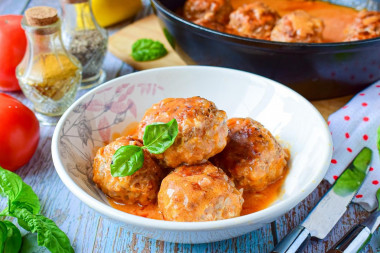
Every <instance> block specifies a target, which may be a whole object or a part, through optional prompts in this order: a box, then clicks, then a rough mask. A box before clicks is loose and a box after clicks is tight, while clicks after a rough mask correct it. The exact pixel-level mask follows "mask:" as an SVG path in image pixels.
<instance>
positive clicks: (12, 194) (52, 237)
mask: <svg viewBox="0 0 380 253" xmlns="http://www.w3.org/2000/svg"><path fill="white" fill-rule="evenodd" d="M0 195H1V196H4V197H7V198H8V206H7V207H6V208H5V209H4V210H3V211H2V212H1V213H0V216H11V217H15V218H17V222H18V224H19V225H20V226H21V227H23V228H24V229H25V230H28V231H30V232H32V233H37V242H38V245H39V246H44V247H46V248H47V249H48V250H49V251H50V252H53V253H55V252H60V253H61V252H65V253H66V252H68V253H72V252H74V249H73V248H72V247H71V244H70V240H69V238H68V237H67V236H66V234H65V233H64V232H62V231H61V230H60V229H59V228H58V226H57V225H56V224H55V223H54V222H53V221H52V220H49V219H48V218H46V217H44V216H42V215H39V214H38V213H39V212H40V201H39V200H38V196H37V195H36V194H35V193H34V191H33V190H32V188H31V187H30V186H29V185H27V184H26V183H24V182H23V181H22V179H21V177H19V176H18V175H17V174H15V173H13V172H10V171H8V170H5V169H3V168H1V167H0ZM4 228H5V229H4ZM5 232H6V233H5ZM21 241H22V238H21V233H20V231H19V230H18V228H17V227H16V226H14V225H13V224H12V223H10V222H8V221H2V222H0V244H1V245H0V253H3V252H19V250H20V247H21ZM7 249H9V250H10V251H7Z"/></svg>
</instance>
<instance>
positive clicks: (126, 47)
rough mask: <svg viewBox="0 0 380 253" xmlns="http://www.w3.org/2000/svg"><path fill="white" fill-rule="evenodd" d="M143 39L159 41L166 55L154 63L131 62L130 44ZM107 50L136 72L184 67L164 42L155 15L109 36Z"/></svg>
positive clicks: (183, 63)
mask: <svg viewBox="0 0 380 253" xmlns="http://www.w3.org/2000/svg"><path fill="white" fill-rule="evenodd" d="M143 38H144V39H145V38H146V39H152V40H158V41H160V42H161V43H163V44H164V45H165V48H166V49H167V50H168V54H167V55H166V56H164V57H162V58H160V59H158V60H154V61H146V62H138V61H135V60H133V58H132V57H131V53H132V44H133V43H135V41H136V40H138V39H143ZM108 49H109V51H110V52H111V53H112V54H114V55H115V56H116V57H118V58H120V59H121V60H122V61H124V62H126V63H128V64H129V65H131V66H132V67H134V68H135V69H137V70H144V69H152V68H158V67H168V66H180V65H186V64H185V62H184V61H183V60H182V59H181V58H180V57H179V56H178V55H177V53H175V51H174V50H173V49H172V47H171V46H170V44H169V42H168V41H167V40H166V38H165V35H164V33H163V31H162V28H161V27H160V25H159V23H158V18H157V17H156V16H155V15H150V16H148V17H145V18H143V19H140V20H138V21H136V22H134V23H133V24H130V25H127V26H126V27H124V28H123V29H121V30H119V31H118V32H116V33H115V34H113V35H112V36H110V37H109V42H108Z"/></svg>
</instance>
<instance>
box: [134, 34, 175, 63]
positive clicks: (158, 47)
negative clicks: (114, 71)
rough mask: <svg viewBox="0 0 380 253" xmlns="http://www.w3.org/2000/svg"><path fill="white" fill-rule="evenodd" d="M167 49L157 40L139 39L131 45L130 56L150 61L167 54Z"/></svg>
mask: <svg viewBox="0 0 380 253" xmlns="http://www.w3.org/2000/svg"><path fill="white" fill-rule="evenodd" d="M167 53H168V50H166V48H165V46H164V45H163V44H162V43H161V42H159V41H154V40H151V39H139V40H137V41H136V42H135V43H133V45H132V58H133V59H134V60H135V61H152V60H156V59H158V58H161V57H164V56H165V55H167Z"/></svg>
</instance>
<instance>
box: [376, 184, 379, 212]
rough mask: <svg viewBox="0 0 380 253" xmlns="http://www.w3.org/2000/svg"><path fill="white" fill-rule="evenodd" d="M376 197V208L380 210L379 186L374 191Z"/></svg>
mask: <svg viewBox="0 0 380 253" xmlns="http://www.w3.org/2000/svg"><path fill="white" fill-rule="evenodd" d="M376 198H377V204H378V205H379V206H378V207H377V210H380V188H379V189H378V190H377V192H376Z"/></svg>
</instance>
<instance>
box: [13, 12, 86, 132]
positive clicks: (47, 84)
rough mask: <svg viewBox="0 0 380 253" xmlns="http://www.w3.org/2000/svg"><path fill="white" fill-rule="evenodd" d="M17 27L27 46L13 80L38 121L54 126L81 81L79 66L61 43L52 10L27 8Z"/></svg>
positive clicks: (59, 29)
mask: <svg viewBox="0 0 380 253" xmlns="http://www.w3.org/2000/svg"><path fill="white" fill-rule="evenodd" d="M21 25H22V27H23V29H24V30H25V32H26V36H27V39H28V46H27V49H26V53H25V56H24V58H23V60H22V61H21V62H20V64H19V65H18V66H17V68H16V76H17V79H18V81H19V84H20V87H21V89H22V91H23V93H24V94H25V96H26V97H27V98H28V99H29V100H30V101H31V102H32V103H33V106H34V110H35V111H36V115H37V118H38V119H39V120H40V122H41V123H42V124H48V125H53V124H56V123H57V121H58V119H59V116H60V115H62V114H63V113H64V112H65V110H66V109H67V108H68V107H69V106H70V105H71V104H72V103H73V102H74V100H75V95H76V93H77V90H78V87H79V84H80V82H81V71H82V68H81V64H80V63H79V61H78V60H77V59H76V58H75V57H73V56H72V55H70V54H69V53H68V52H67V51H66V49H65V47H64V45H63V43H62V39H61V22H60V20H59V18H58V13H57V10H56V9H54V8H51V7H46V6H39V7H33V8H29V9H28V10H26V11H25V16H24V18H23V20H22V22H21Z"/></svg>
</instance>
